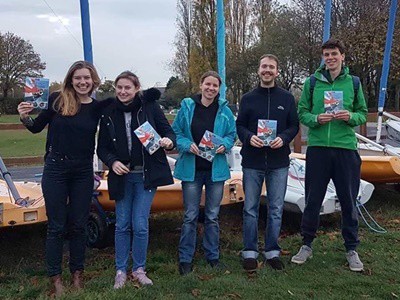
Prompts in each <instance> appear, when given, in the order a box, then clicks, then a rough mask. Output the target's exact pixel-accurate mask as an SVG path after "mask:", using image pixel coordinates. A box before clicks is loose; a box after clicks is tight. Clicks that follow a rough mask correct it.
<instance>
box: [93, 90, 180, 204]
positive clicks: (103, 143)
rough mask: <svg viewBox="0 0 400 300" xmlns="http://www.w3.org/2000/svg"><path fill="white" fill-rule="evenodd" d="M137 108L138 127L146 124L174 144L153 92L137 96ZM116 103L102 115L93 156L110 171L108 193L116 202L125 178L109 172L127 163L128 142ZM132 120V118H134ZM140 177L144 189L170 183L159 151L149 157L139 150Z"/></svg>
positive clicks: (169, 172) (166, 165) (161, 152)
mask: <svg viewBox="0 0 400 300" xmlns="http://www.w3.org/2000/svg"><path fill="white" fill-rule="evenodd" d="M138 97H140V100H141V103H142V105H141V108H140V109H139V112H138V116H137V117H138V119H139V121H140V124H143V123H144V122H146V121H148V122H149V123H150V124H151V125H152V126H153V128H154V129H155V130H156V131H157V133H158V134H159V135H160V136H161V137H168V138H170V139H171V141H172V142H173V143H174V146H175V144H176V136H175V133H174V131H173V130H172V128H171V126H170V125H169V123H168V120H167V119H166V118H165V116H164V113H163V111H162V110H161V108H160V106H159V104H158V103H157V102H156V100H157V99H158V98H159V97H160V92H159V91H158V90H157V89H154V88H152V89H149V90H146V91H144V92H143V94H142V95H139V96H138ZM116 101H119V100H117V99H115V100H114V102H113V103H112V104H110V105H109V106H108V107H107V108H106V109H105V110H104V111H103V113H102V116H101V121H100V132H99V139H98V146H97V155H98V156H99V158H100V159H101V160H102V161H103V162H104V163H105V164H106V165H107V166H108V168H109V169H110V171H109V175H108V191H109V193H110V198H111V199H113V200H119V199H121V198H123V196H124V182H125V176H124V175H122V176H120V175H117V174H115V173H114V172H113V170H112V164H113V163H114V162H115V161H117V160H119V161H121V162H122V163H124V164H127V163H128V162H130V154H129V149H128V141H127V136H126V128H125V122H124V115H123V114H124V112H123V111H121V110H120V109H118V106H117V102H116ZM135 117H136V116H135ZM142 153H143V160H144V165H143V173H144V186H145V188H146V189H150V188H156V187H158V186H163V185H169V184H172V183H173V178H172V174H171V169H170V167H169V164H168V161H167V157H166V154H165V151H164V149H163V148H160V149H158V150H157V151H156V152H155V153H153V155H150V154H149V153H148V152H147V151H146V150H145V149H143V152H142Z"/></svg>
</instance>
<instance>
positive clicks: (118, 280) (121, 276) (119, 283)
mask: <svg viewBox="0 0 400 300" xmlns="http://www.w3.org/2000/svg"><path fill="white" fill-rule="evenodd" d="M125 283H126V273H125V272H124V271H122V270H118V271H117V274H116V275H115V283H114V289H120V288H122V287H123V286H124V285H125Z"/></svg>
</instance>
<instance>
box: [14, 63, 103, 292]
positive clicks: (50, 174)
mask: <svg viewBox="0 0 400 300" xmlns="http://www.w3.org/2000/svg"><path fill="white" fill-rule="evenodd" d="M99 84H100V78H99V76H98V74H97V71H96V69H95V68H94V66H93V65H92V64H91V63H88V62H85V61H77V62H75V63H74V64H72V66H71V67H70V68H69V70H68V73H67V75H66V76H65V79H64V82H63V84H62V86H61V91H60V92H55V93H52V94H51V95H50V97H49V105H48V109H47V110H43V111H41V113H40V114H39V115H38V116H37V117H36V118H35V119H32V118H31V117H30V116H29V113H30V112H31V111H32V110H33V105H32V104H31V103H29V102H21V103H20V104H19V105H18V112H19V114H20V118H21V121H22V123H23V124H24V125H25V126H26V128H27V129H28V130H29V131H31V132H32V133H38V132H41V131H42V130H43V129H44V128H45V127H46V125H48V133H47V140H46V154H45V164H44V170H43V177H42V190H43V195H44V199H45V203H46V213H47V217H48V226H47V239H46V263H47V272H48V275H49V277H50V278H51V284H52V286H53V289H54V293H55V295H56V296H60V295H61V294H62V293H63V289H64V288H63V283H62V280H61V272H62V267H61V265H62V256H63V255H62V254H63V242H64V239H65V238H67V239H68V240H69V254H70V258H69V269H70V272H71V274H72V280H71V283H72V285H73V287H75V288H77V289H80V288H82V287H83V280H82V272H83V269H84V260H85V248H86V223H87V219H88V216H89V209H90V202H91V197H92V192H93V154H94V148H95V133H96V130H97V124H98V120H99V117H100V111H101V107H100V104H99V102H97V101H96V100H94V99H93V98H92V97H91V95H92V93H93V91H94V90H95V89H96V88H97V87H98V86H99Z"/></svg>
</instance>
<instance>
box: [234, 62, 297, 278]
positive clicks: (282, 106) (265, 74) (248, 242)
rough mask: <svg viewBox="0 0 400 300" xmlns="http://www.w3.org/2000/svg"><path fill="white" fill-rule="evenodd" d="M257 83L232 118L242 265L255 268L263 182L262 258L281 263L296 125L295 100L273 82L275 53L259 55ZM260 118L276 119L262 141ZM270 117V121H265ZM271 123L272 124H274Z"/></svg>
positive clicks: (279, 265) (275, 266) (250, 269)
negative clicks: (239, 173)
mask: <svg viewBox="0 0 400 300" xmlns="http://www.w3.org/2000/svg"><path fill="white" fill-rule="evenodd" d="M257 73H258V76H259V78H260V83H259V85H258V87H256V88H255V89H254V90H252V91H250V92H249V93H247V94H245V95H244V96H243V97H242V100H241V103H240V108H239V114H238V117H237V120H236V126H237V133H238V135H239V139H240V140H241V142H242V144H243V146H242V150H241V154H242V168H243V185H244V191H245V201H244V207H243V244H244V249H243V251H242V257H243V268H244V269H245V270H246V271H248V272H254V271H256V269H257V257H258V215H259V206H260V195H261V189H262V185H263V182H264V180H265V184H266V187H267V202H268V221H267V227H266V231H265V249H264V251H263V256H264V260H265V262H266V263H267V264H269V265H270V266H271V267H272V268H273V269H275V270H282V269H284V264H283V263H282V261H281V259H280V257H279V255H280V250H281V249H280V247H279V245H278V238H279V233H280V229H281V223H282V212H283V202H284V198H285V193H286V184H287V176H288V168H289V154H290V148H289V143H290V142H291V141H292V140H293V138H294V137H295V136H296V134H297V132H298V130H299V120H298V117H297V110H296V103H295V100H294V97H293V95H292V94H291V93H289V92H288V91H286V90H284V89H282V88H280V87H278V86H277V85H276V83H275V78H276V77H277V76H278V74H279V73H278V58H277V57H276V56H275V55H272V54H266V55H263V56H262V57H261V58H260V63H259V68H258V72H257ZM259 120H268V121H273V120H275V121H276V130H274V131H275V133H276V137H275V138H274V139H273V140H272V141H271V142H269V144H268V145H267V146H265V144H264V142H263V140H262V139H261V138H260V137H259V136H257V127H258V124H259ZM270 123H271V122H270ZM273 129H274V128H273Z"/></svg>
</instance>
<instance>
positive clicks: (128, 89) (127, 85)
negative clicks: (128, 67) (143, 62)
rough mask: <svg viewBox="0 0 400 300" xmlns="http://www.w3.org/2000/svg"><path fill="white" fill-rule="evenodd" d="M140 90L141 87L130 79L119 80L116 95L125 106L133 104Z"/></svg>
mask: <svg viewBox="0 0 400 300" xmlns="http://www.w3.org/2000/svg"><path fill="white" fill-rule="evenodd" d="M139 90H140V86H135V84H134V83H133V81H132V80H130V79H128V78H121V79H119V80H118V81H117V83H116V85H115V94H116V95H117V97H118V100H119V101H121V102H122V103H124V104H129V103H131V102H132V100H133V98H135V96H136V93H137V92H138V91H139Z"/></svg>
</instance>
